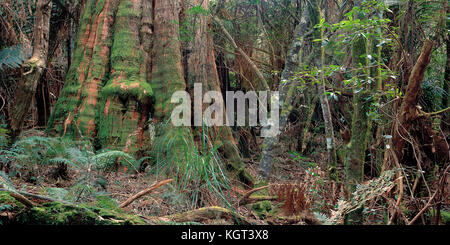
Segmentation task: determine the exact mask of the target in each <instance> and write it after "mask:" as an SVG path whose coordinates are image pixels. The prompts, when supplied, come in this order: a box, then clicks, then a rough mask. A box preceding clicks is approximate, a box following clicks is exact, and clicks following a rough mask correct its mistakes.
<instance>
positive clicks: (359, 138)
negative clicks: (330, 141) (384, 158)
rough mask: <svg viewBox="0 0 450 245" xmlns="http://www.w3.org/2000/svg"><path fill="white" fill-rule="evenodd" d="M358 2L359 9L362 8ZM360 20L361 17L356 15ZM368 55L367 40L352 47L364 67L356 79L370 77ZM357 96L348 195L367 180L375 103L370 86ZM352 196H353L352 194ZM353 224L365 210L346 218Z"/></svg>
mask: <svg viewBox="0 0 450 245" xmlns="http://www.w3.org/2000/svg"><path fill="white" fill-rule="evenodd" d="M360 4H361V3H359V4H358V3H357V4H356V5H357V6H361V5H360ZM356 18H358V16H356ZM366 54H367V40H366V39H365V37H363V36H360V37H358V38H357V39H356V40H354V42H353V44H352V62H353V67H354V68H356V67H362V68H361V69H362V71H359V72H356V73H355V76H361V77H363V80H367V77H368V75H369V71H368V68H367V67H368V60H367V58H366V56H365V55H366ZM353 93H354V95H353V116H352V128H351V138H350V143H349V144H348V145H347V152H346V153H347V154H346V157H345V160H344V167H345V173H346V185H347V191H348V193H349V194H350V193H353V192H354V191H355V190H356V186H357V185H358V184H360V183H362V182H363V180H364V163H365V158H366V149H367V138H368V132H369V130H370V123H369V118H368V112H369V108H370V103H371V101H370V100H368V98H369V96H370V94H371V91H370V88H369V86H364V87H361V88H356V89H355V90H354V92H353ZM350 195H351V194H350ZM346 222H347V223H349V224H359V223H360V222H362V209H358V210H355V211H353V212H351V213H350V214H349V215H348V216H347V217H346Z"/></svg>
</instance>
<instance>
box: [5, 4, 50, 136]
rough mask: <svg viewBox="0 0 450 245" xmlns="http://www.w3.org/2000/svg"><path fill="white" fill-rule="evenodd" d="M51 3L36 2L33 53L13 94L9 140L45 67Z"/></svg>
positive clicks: (21, 123) (17, 133) (19, 128)
mask: <svg viewBox="0 0 450 245" xmlns="http://www.w3.org/2000/svg"><path fill="white" fill-rule="evenodd" d="M51 10H52V2H51V1H47V0H38V1H37V2H36V13H35V15H36V18H35V23H34V30H33V34H34V40H33V53H32V55H31V58H29V59H28V60H27V61H25V63H24V65H23V68H24V70H26V71H24V72H23V74H22V78H21V80H20V83H19V86H18V87H17V90H16V94H15V100H14V101H15V105H14V108H12V113H10V114H11V122H10V128H11V136H12V137H11V138H12V140H13V141H14V139H15V138H16V137H17V136H18V135H19V134H20V132H21V130H22V126H23V122H24V120H25V116H26V115H27V113H28V110H29V109H30V105H31V102H32V99H33V96H34V95H35V93H36V89H37V85H38V82H39V79H40V78H41V76H42V74H43V73H44V70H45V68H46V66H47V59H48V57H47V54H48V43H49V30H50V13H51Z"/></svg>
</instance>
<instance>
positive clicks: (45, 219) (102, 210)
mask: <svg viewBox="0 0 450 245" xmlns="http://www.w3.org/2000/svg"><path fill="white" fill-rule="evenodd" d="M95 204H98V205H97V206H89V205H86V204H83V205H79V206H75V205H69V204H64V203H60V202H47V203H44V204H41V205H39V206H35V207H33V208H26V207H25V206H24V205H23V204H21V203H20V202H18V201H16V200H15V199H14V198H13V197H11V196H10V195H9V193H7V192H0V207H2V206H3V207H4V206H6V208H8V210H7V211H8V212H11V213H14V214H16V216H15V217H14V218H13V220H6V219H5V220H1V221H2V224H26V225H144V224H146V222H145V221H143V220H142V219H140V218H139V217H138V216H135V215H130V214H127V213H125V212H123V211H122V210H120V208H118V207H117V206H115V205H114V204H113V203H111V201H110V200H105V199H104V198H103V199H102V198H100V199H97V201H96V202H94V205H95ZM99 206H101V207H99ZM0 212H1V211H0ZM2 219H3V218H2Z"/></svg>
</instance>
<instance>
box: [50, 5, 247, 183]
mask: <svg viewBox="0 0 450 245" xmlns="http://www.w3.org/2000/svg"><path fill="white" fill-rule="evenodd" d="M185 3H186V2H183V1H181V0H153V1H145V0H134V1H131V0H119V1H114V0H105V1H100V0H88V1H87V3H86V4H85V6H84V11H83V17H82V19H81V23H80V30H79V35H78V39H77V44H76V48H75V51H74V55H73V59H72V65H71V67H70V69H69V72H68V75H67V78H66V83H65V85H64V88H63V90H62V92H61V95H60V97H59V99H58V102H57V104H56V106H55V110H54V112H53V114H52V115H51V118H50V120H49V124H48V127H47V130H48V131H49V132H56V133H57V134H58V135H60V136H67V137H72V138H84V137H86V138H87V139H89V140H91V141H92V142H94V143H95V144H96V145H95V146H96V147H97V148H109V149H119V150H122V151H125V152H128V153H130V154H132V155H136V154H137V155H140V154H142V153H145V152H149V150H150V149H151V148H152V144H153V146H157V147H159V148H154V147H153V150H155V152H156V153H157V158H158V159H163V160H164V161H166V162H167V163H169V164H176V166H178V167H185V165H186V164H185V161H184V160H186V159H184V157H185V154H186V152H185V150H186V149H188V150H195V149H193V145H194V142H192V140H193V139H192V132H191V128H190V127H187V126H181V127H175V126H173V125H172V124H171V122H170V119H171V113H172V111H173V109H174V108H175V106H176V104H174V103H172V102H171V98H172V94H173V93H175V92H176V91H186V81H185V72H188V73H189V75H190V76H191V78H192V79H194V81H198V82H202V83H203V84H204V86H205V87H206V88H207V89H208V90H214V91H218V92H219V93H220V87H219V82H218V74H217V70H216V66H215V58H214V53H213V48H212V47H213V44H212V37H210V36H209V35H208V33H207V32H208V30H207V27H208V22H207V20H208V18H207V17H206V16H201V18H200V26H199V28H198V29H197V30H196V33H195V39H194V41H193V43H192V45H193V50H192V51H193V53H192V55H191V59H190V60H189V69H188V70H187V71H185V70H184V69H183V65H182V59H183V57H182V53H181V50H182V44H181V42H180V36H179V25H180V24H179V22H180V17H179V16H180V11H181V8H182V4H185ZM203 4H204V5H205V6H206V7H207V4H208V3H207V1H206V2H205V1H204V2H203ZM156 125H160V126H161V127H157V128H156V127H155V126H156ZM212 132H213V133H215V134H213V135H214V138H219V139H220V141H221V142H220V143H222V144H223V146H222V147H221V148H220V149H221V150H222V153H223V155H224V157H225V158H226V159H230V160H231V161H230V164H231V166H232V167H231V168H233V169H234V170H237V174H238V176H239V177H240V179H241V180H242V181H244V182H246V183H247V184H252V182H253V180H252V178H251V176H250V175H249V174H248V173H247V172H246V171H245V170H244V166H243V163H242V160H241V159H240V157H239V153H238V152H237V149H236V145H235V143H234V139H233V137H232V134H231V130H230V129H229V128H228V127H224V128H223V129H222V131H220V132H221V133H220V135H219V134H218V132H219V128H214V130H212ZM155 140H157V141H155ZM215 143H218V142H215ZM169 144H170V146H171V147H169ZM159 157H162V158H159Z"/></svg>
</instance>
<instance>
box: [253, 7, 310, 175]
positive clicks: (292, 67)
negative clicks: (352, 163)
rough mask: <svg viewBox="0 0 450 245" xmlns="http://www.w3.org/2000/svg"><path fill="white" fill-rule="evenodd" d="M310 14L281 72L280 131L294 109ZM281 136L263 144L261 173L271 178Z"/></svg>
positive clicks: (297, 33) (299, 25)
mask: <svg viewBox="0 0 450 245" xmlns="http://www.w3.org/2000/svg"><path fill="white" fill-rule="evenodd" d="M310 21H311V20H310V14H309V12H308V11H304V14H303V16H302V19H301V22H300V23H299V24H298V25H297V27H296V28H295V33H294V39H293V41H292V44H291V47H290V48H289V51H288V54H287V56H286V65H285V67H284V69H283V72H282V74H281V82H280V85H279V86H278V88H279V102H280V108H281V113H280V122H279V128H280V131H283V129H284V128H285V127H286V124H287V119H288V116H289V114H290V113H291V112H292V110H293V109H294V108H293V106H292V100H293V98H294V94H295V91H296V87H297V83H296V82H295V71H296V69H297V68H298V66H299V57H298V55H299V52H300V50H301V48H302V45H303V40H302V38H303V37H304V35H305V34H306V33H307V31H308V30H309V28H310ZM279 140H280V139H279V136H278V135H277V136H274V137H266V138H264V143H263V146H262V153H261V154H262V156H261V162H260V166H259V170H260V172H261V175H262V176H263V177H265V178H269V177H270V175H271V173H272V164H273V161H274V157H275V154H276V153H275V151H276V147H277V146H278V144H279Z"/></svg>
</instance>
